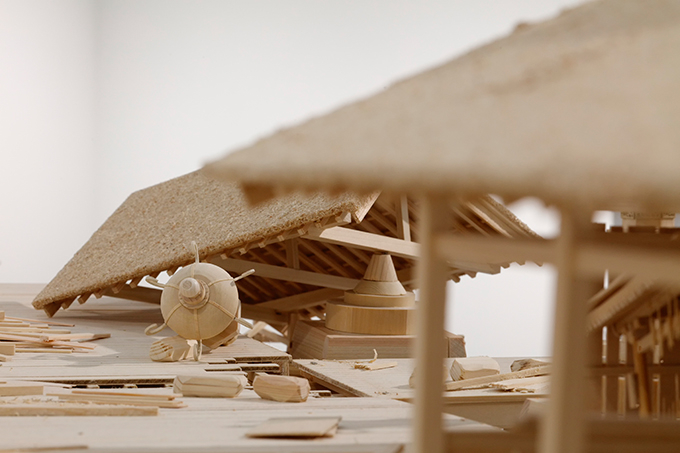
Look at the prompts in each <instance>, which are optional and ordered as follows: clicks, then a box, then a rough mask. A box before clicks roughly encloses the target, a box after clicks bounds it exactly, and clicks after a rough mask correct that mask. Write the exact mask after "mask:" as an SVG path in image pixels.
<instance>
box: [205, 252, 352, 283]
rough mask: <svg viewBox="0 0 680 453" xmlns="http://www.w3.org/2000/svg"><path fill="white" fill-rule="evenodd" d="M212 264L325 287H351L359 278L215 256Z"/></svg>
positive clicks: (230, 269) (231, 269)
mask: <svg viewBox="0 0 680 453" xmlns="http://www.w3.org/2000/svg"><path fill="white" fill-rule="evenodd" d="M211 262H212V264H215V265H217V266H220V267H222V268H223V269H226V270H227V271H230V272H237V273H239V274H241V273H243V272H246V271H247V270H250V269H255V275H257V276H259V277H265V278H273V279H276V280H285V281H289V282H296V283H303V284H305V285H314V286H323V287H325V288H335V289H342V290H348V289H353V288H354V287H355V286H356V285H357V283H359V280H356V279H352V278H345V277H336V276H334V275H327V274H319V273H316V272H309V271H302V270H298V269H291V268H288V267H282V266H273V265H271V264H263V263H255V262H253V261H245V260H237V259H234V258H227V259H224V258H216V259H214V260H212V261H211Z"/></svg>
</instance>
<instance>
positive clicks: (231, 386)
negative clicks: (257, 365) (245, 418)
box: [172, 374, 248, 398]
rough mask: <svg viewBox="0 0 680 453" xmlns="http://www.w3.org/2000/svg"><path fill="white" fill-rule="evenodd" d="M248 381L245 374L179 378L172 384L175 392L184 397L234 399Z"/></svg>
mask: <svg viewBox="0 0 680 453" xmlns="http://www.w3.org/2000/svg"><path fill="white" fill-rule="evenodd" d="M247 384H248V381H247V379H246V377H245V375H244V374H232V375H226V376H195V375H194V376H177V377H175V380H174V381H173V383H172V386H173V391H174V392H175V393H181V394H182V395H184V396H196V397H208V398H234V397H236V396H238V395H239V394H240V393H241V392H242V391H243V389H244V388H245V386H246V385H247Z"/></svg>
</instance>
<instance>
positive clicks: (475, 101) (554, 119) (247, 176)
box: [205, 0, 680, 453]
mask: <svg viewBox="0 0 680 453" xmlns="http://www.w3.org/2000/svg"><path fill="white" fill-rule="evenodd" d="M679 45H680V2H678V1H673V0H658V1H653V2H645V3H644V4H643V3H641V2H636V1H633V0H602V1H595V2H590V3H587V4H584V5H581V6H579V7H577V8H574V9H571V10H568V11H565V12H563V13H562V14H560V15H559V17H556V18H554V19H551V20H548V21H545V22H542V23H537V24H530V25H528V24H522V25H521V26H518V27H517V29H516V30H515V31H514V32H513V33H512V34H511V35H510V36H508V37H505V38H503V39H500V40H498V41H496V42H493V43H491V44H488V45H486V46H483V47H481V48H479V49H476V50H474V51H472V52H470V53H469V54H467V55H464V56H462V57H460V58H458V59H455V60H453V61H451V62H449V63H447V64H445V65H442V66H441V67H438V68H435V69H433V70H430V71H427V72H424V73H422V74H419V75H417V76H414V77H411V78H409V79H407V80H403V81H401V82H399V83H397V84H395V85H393V86H392V87H390V88H389V89H387V90H384V91H382V92H381V93H379V94H377V95H375V96H373V97H371V98H369V99H366V100H364V101H362V102H358V103H355V104H351V105H348V106H345V107H343V108H340V109H338V110H336V111H334V112H331V113H329V114H327V115H325V116H322V117H319V118H316V119H314V120H312V121H309V122H307V123H304V124H302V125H299V126H297V127H294V128H291V129H288V130H285V131H282V132H280V133H277V134H274V135H272V136H270V137H268V138H265V139H263V140H261V141H259V142H258V143H255V144H254V145H252V146H250V147H248V148H245V149H243V150H241V151H240V152H236V153H233V154H231V155H229V156H227V157H225V158H223V159H222V160H220V161H216V162H214V163H212V164H210V165H208V166H207V167H206V168H205V170H206V171H207V173H208V174H210V175H212V176H214V177H216V178H221V179H225V180H232V181H233V180H237V181H241V182H242V184H243V186H244V188H246V190H247V191H249V192H250V193H251V194H250V195H249V198H251V199H253V200H262V199H265V198H267V197H270V196H273V195H276V194H281V193H285V192H286V191H289V190H293V189H294V188H297V189H300V188H302V189H307V190H309V189H318V188H326V189H329V190H338V189H339V188H351V189H353V190H369V189H376V188H380V189H382V190H385V191H388V192H390V193H395V194H408V195H409V196H417V197H420V200H421V206H422V211H421V215H420V216H421V217H420V223H421V224H420V227H419V228H420V229H419V232H420V234H421V243H422V253H421V258H420V262H419V266H420V271H419V273H418V275H419V280H420V282H421V295H422V300H423V302H424V303H421V306H420V308H419V309H420V310H421V315H420V317H419V330H418V332H419V333H418V348H417V360H418V362H417V363H418V364H417V367H418V368H417V369H418V372H419V373H420V374H419V375H417V379H418V382H419V384H418V386H417V394H416V401H415V404H416V413H415V416H414V450H415V451H417V452H428V453H431V452H436V453H439V452H442V451H444V449H445V440H444V436H443V434H442V432H441V429H440V426H441V425H440V423H439V414H440V413H441V395H440V391H439V385H438V382H439V379H440V376H439V374H440V369H441V361H442V358H443V352H442V350H441V348H439V347H438V343H437V342H436V339H437V338H440V337H441V332H442V319H443V318H444V316H443V314H444V304H445V298H446V292H445V281H446V279H445V265H444V263H445V262H446V261H447V260H460V261H466V260H470V261H474V260H475V259H480V258H481V257H483V259H484V260H490V261H492V262H493V261H494V260H498V259H501V258H502V259H503V260H507V259H510V260H519V261H522V260H534V261H539V262H549V263H553V264H554V265H555V267H556V268H557V270H558V272H559V277H558V282H557V295H556V301H555V312H556V316H555V318H556V323H555V329H554V354H553V360H554V374H553V380H552V387H551V389H552V390H551V392H552V395H551V400H550V404H549V410H548V412H547V415H546V417H545V420H544V423H543V424H542V428H541V430H540V433H539V439H538V442H537V445H538V447H539V450H540V451H541V452H544V453H562V452H563V453H567V452H569V453H581V452H583V451H585V449H586V445H585V433H586V415H585V414H586V406H585V400H586V390H585V385H583V383H584V380H585V376H586V368H587V365H589V364H600V363H601V358H600V357H599V355H600V349H599V346H596V345H599V344H601V338H600V339H598V338H597V335H595V336H593V335H591V336H588V335H587V333H588V330H587V327H586V320H587V300H588V298H589V296H590V295H592V294H594V293H596V292H597V290H598V289H599V288H598V286H596V285H598V283H599V286H600V287H601V279H602V275H603V274H604V273H605V271H607V270H608V271H609V273H610V274H612V275H618V274H629V275H635V276H638V277H642V278H650V279H654V280H655V281H657V282H665V283H667V284H671V285H673V284H676V283H674V282H677V275H678V271H680V250H679V249H678V247H677V244H675V242H674V241H673V240H670V239H669V238H668V237H663V235H659V236H658V237H653V238H647V237H645V238H643V237H639V236H636V235H610V234H605V233H604V232H602V231H600V232H594V231H593V230H592V227H591V225H590V219H591V216H592V214H593V212H594V211H595V210H602V209H604V210H615V211H632V212H642V213H657V212H678V211H679V210H680V196H679V194H680V185H679V184H678V181H679V180H678V178H677V175H676V169H677V168H678V167H679V166H680V155H679V154H678V153H677V150H678V149H680V132H678V131H679V129H678V128H677V124H676V122H675V120H674V119H675V118H678V117H680V107H679V106H680V98H679V96H680V95H679V94H678V93H680V85H679V83H680V82H679V81H680V53H678V52H676V49H677V48H678V46H679ZM329 144H332V146H329ZM388 159H389V160H390V161H391V162H392V165H391V166H390V167H389V171H381V172H375V171H374V169H375V168H377V166H378V165H379V164H380V162H384V161H385V160H388ZM260 162H266V165H259V163H260ZM274 169H275V170H274ZM478 193H495V194H498V195H500V196H502V197H504V199H505V200H516V199H519V198H522V197H525V196H536V197H539V198H541V199H542V200H543V201H544V202H546V203H549V204H552V205H555V206H557V207H558V208H559V210H560V213H561V232H560V236H559V238H557V239H555V240H549V241H546V240H541V239H536V238H532V239H527V240H521V241H508V240H506V239H505V238H502V237H494V238H487V237H475V238H469V239H468V238H466V239H465V240H461V238H460V237H455V236H453V235H451V234H449V233H448V232H446V231H445V230H444V228H443V225H444V224H445V222H446V215H447V214H446V211H445V210H443V209H442V207H443V206H445V204H446V203H448V202H450V201H451V200H459V199H461V198H465V197H469V196H473V195H474V194H478ZM621 426H622V429H628V428H624V427H623V426H624V425H621ZM640 432H643V431H640ZM646 432H648V431H646Z"/></svg>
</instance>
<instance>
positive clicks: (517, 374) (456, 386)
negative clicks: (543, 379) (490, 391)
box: [444, 365, 552, 391]
mask: <svg viewBox="0 0 680 453" xmlns="http://www.w3.org/2000/svg"><path fill="white" fill-rule="evenodd" d="M551 371H552V366H551V365H543V366H537V367H533V368H527V369H526V370H521V371H513V372H510V373H503V374H494V375H491V376H481V377H476V378H471V379H463V380H461V381H453V382H447V383H446V384H444V388H445V389H446V390H448V391H451V390H460V389H465V388H476V387H482V386H486V385H488V384H491V383H493V382H500V381H507V380H510V379H519V378H524V377H532V376H543V375H546V374H550V373H551Z"/></svg>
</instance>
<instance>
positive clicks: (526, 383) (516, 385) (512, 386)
mask: <svg viewBox="0 0 680 453" xmlns="http://www.w3.org/2000/svg"><path fill="white" fill-rule="evenodd" d="M489 387H493V388H497V389H500V390H503V391H505V392H519V393H548V390H549V389H550V376H533V377H525V378H517V379H508V380H507V381H500V382H494V383H492V384H489Z"/></svg>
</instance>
